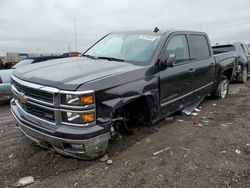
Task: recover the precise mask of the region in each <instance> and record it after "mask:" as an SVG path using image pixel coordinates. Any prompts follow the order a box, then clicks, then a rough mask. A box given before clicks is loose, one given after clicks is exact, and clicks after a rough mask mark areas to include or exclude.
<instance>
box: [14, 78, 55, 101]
mask: <svg viewBox="0 0 250 188" xmlns="http://www.w3.org/2000/svg"><path fill="white" fill-rule="evenodd" d="M12 83H13V85H14V86H15V87H16V89H17V90H18V91H19V92H22V93H24V94H25V95H26V96H28V97H32V98H34V99H37V100H41V101H44V102H48V103H52V104H53V94H52V93H48V92H45V91H41V90H39V89H34V88H30V87H27V86H24V85H21V84H19V83H18V82H16V81H15V80H13V79H12Z"/></svg>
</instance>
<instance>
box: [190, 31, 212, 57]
mask: <svg viewBox="0 0 250 188" xmlns="http://www.w3.org/2000/svg"><path fill="white" fill-rule="evenodd" d="M190 40H191V43H192V45H191V48H192V53H191V59H193V60H195V59H204V58H208V57H209V56H210V50H209V45H208V42H207V38H206V37H205V36H204V35H198V34H195V35H190Z"/></svg>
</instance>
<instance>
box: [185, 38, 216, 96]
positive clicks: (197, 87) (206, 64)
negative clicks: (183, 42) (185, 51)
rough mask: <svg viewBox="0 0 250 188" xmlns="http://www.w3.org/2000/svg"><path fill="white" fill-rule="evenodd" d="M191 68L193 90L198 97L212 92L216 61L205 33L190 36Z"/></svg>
mask: <svg viewBox="0 0 250 188" xmlns="http://www.w3.org/2000/svg"><path fill="white" fill-rule="evenodd" d="M189 44H190V66H191V67H192V69H193V74H192V76H193V77H192V83H193V84H192V89H193V91H195V95H196V97H202V96H205V95H207V94H209V93H211V91H212V85H213V80H214V74H215V59H214V56H213V55H212V54H213V53H212V52H211V48H210V43H209V40H208V38H207V36H206V35H205V34H203V33H194V34H192V33H191V34H190V35H189Z"/></svg>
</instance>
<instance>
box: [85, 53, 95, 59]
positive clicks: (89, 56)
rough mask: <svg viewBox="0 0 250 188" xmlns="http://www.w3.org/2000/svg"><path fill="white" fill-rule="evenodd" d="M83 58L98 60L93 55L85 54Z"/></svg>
mask: <svg viewBox="0 0 250 188" xmlns="http://www.w3.org/2000/svg"><path fill="white" fill-rule="evenodd" d="M82 56H83V57H87V58H90V59H98V57H96V56H93V55H88V54H86V55H85V54H83V55H82Z"/></svg>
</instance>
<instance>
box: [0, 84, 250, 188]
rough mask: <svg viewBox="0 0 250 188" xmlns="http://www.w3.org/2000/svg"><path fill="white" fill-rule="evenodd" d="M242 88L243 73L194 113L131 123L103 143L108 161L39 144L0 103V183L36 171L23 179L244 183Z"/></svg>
mask: <svg viewBox="0 0 250 188" xmlns="http://www.w3.org/2000/svg"><path fill="white" fill-rule="evenodd" d="M249 96H250V81H248V83H247V84H245V85H242V84H232V85H231V88H230V95H229V97H228V98H227V99H224V100H215V99H206V100H205V101H204V102H203V103H202V104H201V107H202V108H201V111H200V112H199V114H198V115H197V116H189V117H187V116H177V117H175V119H174V120H165V121H162V122H160V123H158V124H157V125H156V126H154V127H136V128H135V129H134V134H133V135H131V136H122V137H120V138H117V139H116V140H115V141H113V142H112V143H111V144H110V148H109V151H108V153H109V158H110V159H111V160H112V161H113V164H111V165H109V164H107V163H106V162H100V161H99V160H96V161H82V160H77V159H73V158H67V157H63V156H60V155H58V154H56V153H54V152H53V151H47V150H43V149H41V148H39V147H38V146H36V145H35V144H33V143H31V141H29V140H28V139H27V138H26V137H24V135H23V134H22V133H21V132H20V130H19V129H18V128H16V127H15V123H14V120H13V118H12V116H11V114H10V110H9V105H8V104H2V105H1V106H0V147H1V150H0V187H11V186H12V184H13V183H14V182H16V181H17V180H18V179H19V178H21V177H25V176H33V177H34V178H35V182H34V183H33V184H32V185H30V186H28V187H60V188H61V187H250V123H249V122H250V97H249ZM180 119H181V120H184V121H181V120H180ZM202 120H208V121H209V122H206V121H203V124H204V125H203V126H202V127H200V125H199V123H202ZM162 149H165V151H163V152H161V153H159V154H158V155H153V153H154V152H157V151H160V150H162ZM238 150H239V152H238V154H237V153H236V152H237V151H238ZM235 151H236V152H235Z"/></svg>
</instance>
